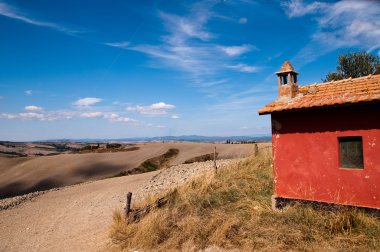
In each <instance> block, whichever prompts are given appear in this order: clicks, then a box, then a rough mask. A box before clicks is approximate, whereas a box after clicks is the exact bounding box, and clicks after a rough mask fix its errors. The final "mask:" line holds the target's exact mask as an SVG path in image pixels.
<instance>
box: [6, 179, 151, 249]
mask: <svg viewBox="0 0 380 252" xmlns="http://www.w3.org/2000/svg"><path fill="white" fill-rule="evenodd" d="M156 174H157V172H152V173H144V174H139V175H133V176H127V177H119V178H112V179H106V180H100V181H96V182H92V183H86V184H80V185H76V186H71V187H65V188H62V189H60V190H58V191H52V192H48V193H46V194H43V195H41V196H38V197H36V198H33V199H32V200H31V201H29V202H24V203H23V204H21V205H19V206H17V207H15V208H11V209H7V210H3V211H0V251H28V252H31V251H102V250H104V249H106V248H107V247H108V246H109V245H110V244H109V242H110V240H109V239H108V237H107V236H108V228H109V226H110V224H111V222H112V211H113V210H114V209H116V208H119V209H121V208H122V207H123V205H124V204H125V195H126V193H127V192H128V191H132V192H133V191H136V190H137V188H138V187H139V186H140V185H142V184H144V183H146V182H147V181H149V180H150V179H151V178H152V177H153V176H154V175H156Z"/></svg>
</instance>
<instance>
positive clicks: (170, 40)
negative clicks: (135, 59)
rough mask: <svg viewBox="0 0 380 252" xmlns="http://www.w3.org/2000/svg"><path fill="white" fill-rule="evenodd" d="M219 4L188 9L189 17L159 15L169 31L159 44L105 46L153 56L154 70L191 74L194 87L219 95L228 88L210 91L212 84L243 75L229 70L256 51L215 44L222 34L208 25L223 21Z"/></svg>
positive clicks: (251, 46)
mask: <svg viewBox="0 0 380 252" xmlns="http://www.w3.org/2000/svg"><path fill="white" fill-rule="evenodd" d="M218 3H219V1H201V2H198V3H195V4H193V5H191V6H188V13H187V15H181V16H179V15H174V14H171V13H166V12H162V11H159V12H158V17H159V18H160V19H161V20H162V22H163V25H164V30H165V31H166V34H165V35H163V36H161V38H160V40H161V41H160V43H159V44H154V45H153V44H137V45H135V44H133V43H129V42H123V41H122V42H111V43H110V42H107V43H105V44H106V45H108V46H113V47H118V48H123V49H127V50H133V51H138V52H141V53H144V54H146V55H148V56H150V58H151V62H150V66H152V67H168V68H173V69H177V70H180V71H183V72H185V73H188V74H189V76H188V77H189V80H190V81H191V82H192V83H193V84H194V86H196V87H198V88H199V89H201V90H203V91H206V92H212V93H213V94H215V93H216V92H218V90H219V89H220V90H222V89H225V88H226V85H225V84H224V82H223V84H220V85H214V86H213V88H212V90H209V85H208V83H218V82H219V81H220V73H222V72H223V71H240V72H241V71H242V68H231V67H228V66H230V65H238V64H243V63H242V62H241V60H242V59H241V58H240V57H239V56H241V55H243V54H245V53H248V52H251V51H252V50H254V49H256V47H255V46H254V45H250V44H243V45H228V46H227V45H221V44H218V43H217V42H215V41H216V39H217V38H218V36H219V34H215V33H213V32H210V31H209V29H208V28H207V25H208V22H209V21H210V20H212V19H222V17H221V16H220V15H218V14H217V13H216V12H215V11H214V9H215V8H214V7H215V5H217V4H218ZM223 20H226V19H225V18H223ZM232 21H233V22H236V21H234V20H232ZM245 21H246V20H245V19H243V20H242V22H245ZM245 69H246V68H245ZM250 70H252V69H250ZM243 72H253V71H243Z"/></svg>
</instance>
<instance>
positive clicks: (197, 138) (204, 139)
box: [38, 135, 272, 142]
mask: <svg viewBox="0 0 380 252" xmlns="http://www.w3.org/2000/svg"><path fill="white" fill-rule="evenodd" d="M227 140H230V141H256V142H267V141H271V140H272V138H271V136H198V135H188V136H160V137H130V138H116V139H107V138H95V139H89V138H85V139H49V140H43V141H38V142H157V141H188V142H224V141H227Z"/></svg>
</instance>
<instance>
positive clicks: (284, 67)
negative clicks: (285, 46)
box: [276, 60, 298, 74]
mask: <svg viewBox="0 0 380 252" xmlns="http://www.w3.org/2000/svg"><path fill="white" fill-rule="evenodd" d="M290 72H293V73H296V74H298V73H297V72H296V71H294V68H293V66H292V64H291V63H290V61H288V60H286V61H285V62H284V64H283V65H282V67H281V68H280V70H279V71H278V72H276V74H280V73H290Z"/></svg>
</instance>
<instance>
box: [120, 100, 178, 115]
mask: <svg viewBox="0 0 380 252" xmlns="http://www.w3.org/2000/svg"><path fill="white" fill-rule="evenodd" d="M174 108H175V106H174V105H171V104H166V103H164V102H158V103H154V104H152V105H149V106H129V107H128V108H127V110H128V111H138V112H140V113H141V114H144V115H166V114H167V113H168V112H167V110H170V109H174Z"/></svg>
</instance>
